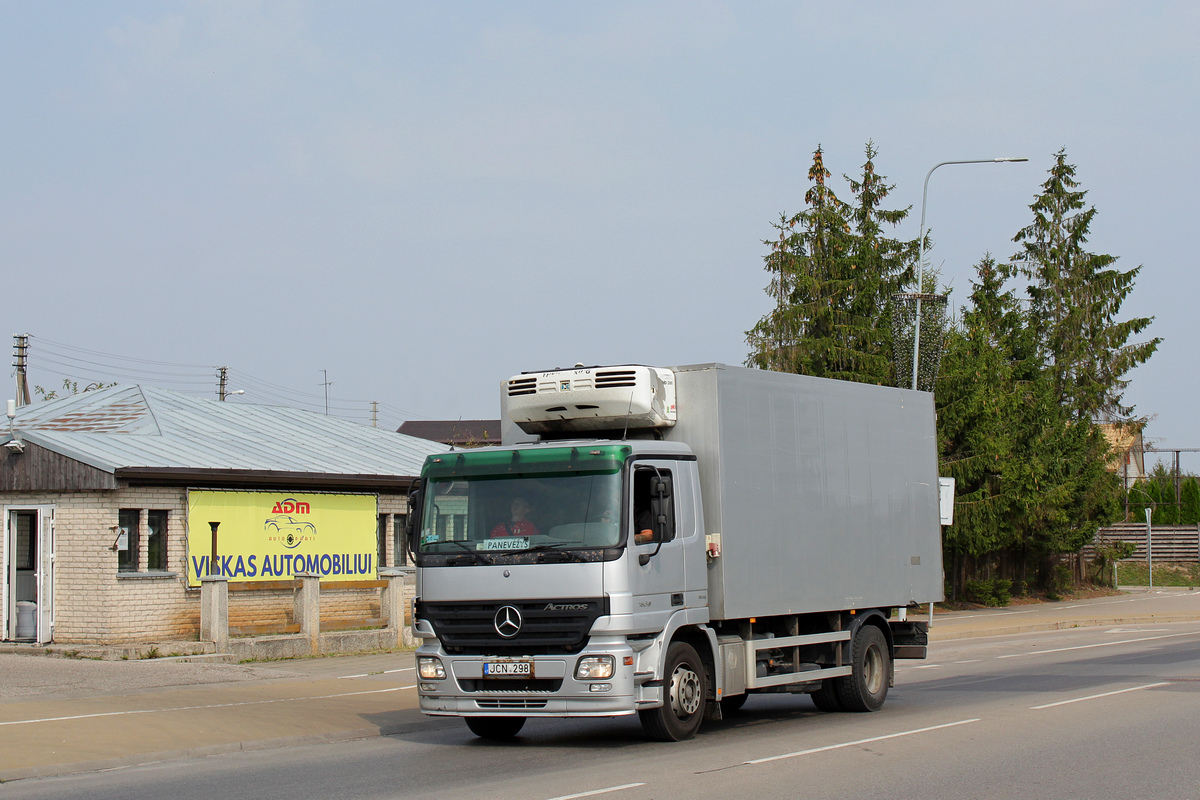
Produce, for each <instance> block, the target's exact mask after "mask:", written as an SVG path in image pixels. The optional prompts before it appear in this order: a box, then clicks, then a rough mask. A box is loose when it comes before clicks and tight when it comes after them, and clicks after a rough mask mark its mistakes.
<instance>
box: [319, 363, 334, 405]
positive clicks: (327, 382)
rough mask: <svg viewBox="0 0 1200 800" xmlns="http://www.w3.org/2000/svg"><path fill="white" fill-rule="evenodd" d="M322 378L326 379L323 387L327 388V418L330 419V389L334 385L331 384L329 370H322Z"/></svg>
mask: <svg viewBox="0 0 1200 800" xmlns="http://www.w3.org/2000/svg"><path fill="white" fill-rule="evenodd" d="M321 376H322V377H323V378H324V382H323V383H322V384H321V385H322V386H324V387H325V416H327V417H328V416H329V387H330V386H332V385H333V384H332V383H330V382H329V370H327V369H323V370H321Z"/></svg>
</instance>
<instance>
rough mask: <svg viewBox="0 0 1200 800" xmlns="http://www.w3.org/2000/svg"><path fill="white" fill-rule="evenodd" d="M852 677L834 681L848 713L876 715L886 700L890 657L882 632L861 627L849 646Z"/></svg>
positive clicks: (865, 626) (872, 628) (869, 627)
mask: <svg viewBox="0 0 1200 800" xmlns="http://www.w3.org/2000/svg"><path fill="white" fill-rule="evenodd" d="M850 666H851V668H852V669H853V670H854V672H853V673H851V674H850V675H847V676H846V677H844V678H837V679H836V682H837V695H838V699H839V700H841V701H842V707H843V708H845V709H846V710H847V711H878V710H879V709H880V708H882V707H883V701H884V700H886V699H887V693H888V677H889V675H890V674H891V654H890V653H889V652H888V644H887V639H886V638H885V637H884V635H883V631H881V630H879V628H876V627H875V626H874V625H863V626H862V627H860V628H859V629H858V633H856V634H855V635H854V641H853V642H852V643H851V645H850Z"/></svg>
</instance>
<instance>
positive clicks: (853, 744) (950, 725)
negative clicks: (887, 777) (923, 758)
mask: <svg viewBox="0 0 1200 800" xmlns="http://www.w3.org/2000/svg"><path fill="white" fill-rule="evenodd" d="M979 720H980V718H978V717H977V718H975V719H960V720H959V721H958V722H947V723H945V724H943V725H931V726H929V727H928V728H916V729H915V730H911V731H900V732H899V733H889V734H887V735H886V736H872V737H871V738H870V739H858V740H856V741H853V742H842V743H841V744H827V745H825V746H824V747H813V748H811V749H809V750H798V751H796V752H795V753H784V754H783V755H779V756H769V757H767V758H756V759H754V760H753V761H743V762H742V764H765V763H767V762H768V761H779V760H781V759H784V758H795V757H796V756H807V755H811V754H813V753H824V752H825V751H827V750H840V749H841V748H843V747H856V746H858V745H860V744H870V743H871V742H882V741H883V740H885V739H895V738H898V737H900V736H912V735H913V734H914V733H928V732H929V731H938V730H941V729H942V728H953V727H955V726H957V725H969V724H971V723H972V722H979Z"/></svg>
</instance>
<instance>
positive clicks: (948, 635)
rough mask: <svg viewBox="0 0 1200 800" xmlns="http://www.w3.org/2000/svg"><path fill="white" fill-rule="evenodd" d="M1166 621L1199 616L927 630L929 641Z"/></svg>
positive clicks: (1150, 616) (1121, 618)
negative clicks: (959, 629)
mask: <svg viewBox="0 0 1200 800" xmlns="http://www.w3.org/2000/svg"><path fill="white" fill-rule="evenodd" d="M1168 622H1200V616H1197V615H1195V614H1159V615H1155V614H1150V615H1148V616H1138V617H1102V618H1101V617H1094V618H1091V619H1064V620H1058V621H1055V622H1034V623H1029V624H1027V625H1009V626H1006V627H996V628H988V629H986V630H985V629H980V628H976V629H973V630H964V631H947V632H944V633H939V632H938V629H937V624H936V623H937V619H936V618H935V619H934V627H933V629H932V630H930V631H929V640H930V641H931V642H948V641H954V640H956V639H982V638H985V637H988V636H1011V635H1013V634H1017V633H1036V632H1038V631H1061V630H1066V629H1070V628H1098V627H1104V626H1106V625H1154V624H1162V623H1168Z"/></svg>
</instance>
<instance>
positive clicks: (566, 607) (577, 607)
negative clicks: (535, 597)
mask: <svg viewBox="0 0 1200 800" xmlns="http://www.w3.org/2000/svg"><path fill="white" fill-rule="evenodd" d="M542 610H543V611H587V610H588V604H587V603H546V607H545V608H543V609H542Z"/></svg>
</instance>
